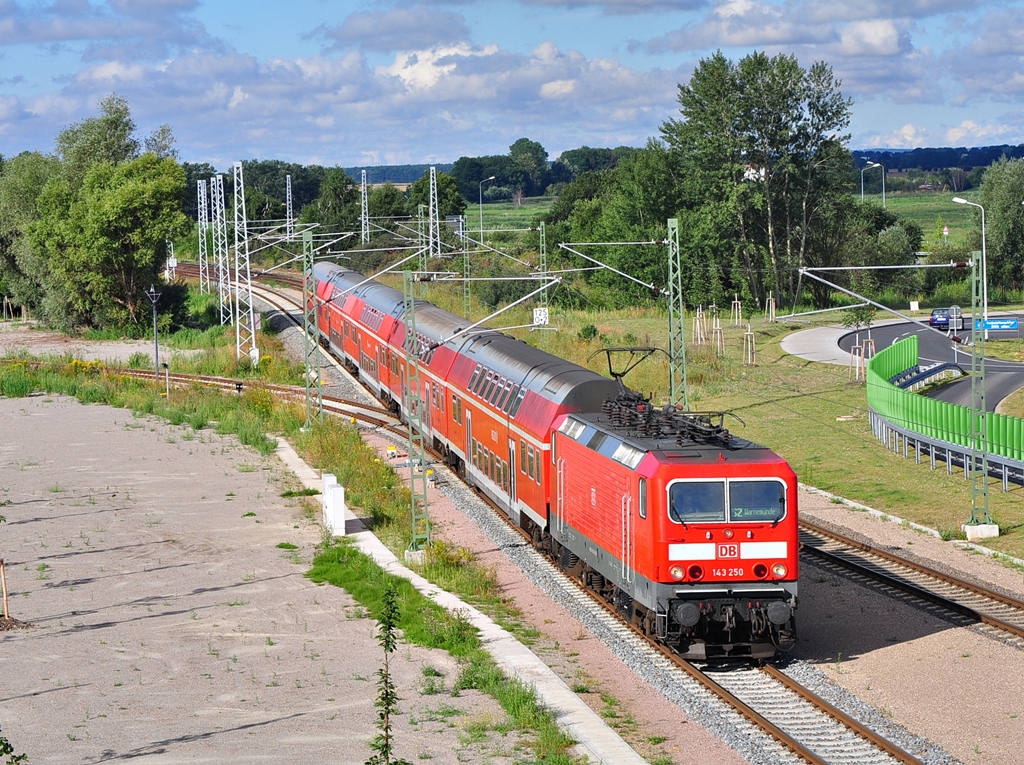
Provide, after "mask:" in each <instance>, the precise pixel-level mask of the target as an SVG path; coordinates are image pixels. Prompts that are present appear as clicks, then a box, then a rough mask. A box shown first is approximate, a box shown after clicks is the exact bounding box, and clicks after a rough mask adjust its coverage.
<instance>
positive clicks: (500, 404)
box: [495, 380, 515, 409]
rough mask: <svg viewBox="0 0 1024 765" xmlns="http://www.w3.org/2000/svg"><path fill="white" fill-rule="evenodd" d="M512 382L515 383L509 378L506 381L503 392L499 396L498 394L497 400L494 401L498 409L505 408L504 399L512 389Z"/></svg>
mask: <svg viewBox="0 0 1024 765" xmlns="http://www.w3.org/2000/svg"><path fill="white" fill-rule="evenodd" d="M514 384H515V383H513V382H512V381H511V380H509V381H508V382H506V383H505V392H504V393H502V394H501V395H500V396H498V400H497V402H496V403H495V406H496V407H498V409H504V408H505V401H506V400H507V399H508V397H509V395H508V394H509V392H510V391H511V390H512V386H513V385H514Z"/></svg>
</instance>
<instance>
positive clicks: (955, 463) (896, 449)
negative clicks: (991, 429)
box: [868, 407, 1024, 491]
mask: <svg viewBox="0 0 1024 765" xmlns="http://www.w3.org/2000/svg"><path fill="white" fill-rule="evenodd" d="M868 418H869V421H870V423H871V432H872V433H874V434H875V438H877V439H878V440H879V441H881V442H882V443H883V444H885V446H886V448H887V449H892V452H893V454H899V453H900V452H901V451H902V452H903V457H904V458H905V459H906V458H908V457H909V456H910V455H911V453H913V455H914V457H915V458H916V459H917V463H918V464H920V463H921V457H922V455H927V456H928V458H929V461H930V462H931V467H932V470H934V469H935V462H936V460H939V461H942V462H944V463H946V473H947V474H949V475H952V473H953V468H954V467H956V468H957V469H960V470H963V472H964V478H965V479H968V480H969V479H970V477H971V449H970V447H963V446H960V445H958V444H954V443H950V442H949V441H939V440H938V439H934V438H928V437H927V436H922V435H921V434H920V433H915V432H914V431H912V430H909V429H908V428H905V427H900V426H898V425H894V424H893V423H891V422H889V420H887V419H885V418H884V417H883V416H882V415H880V414H879V413H878V412H876V411H875V410H874V409H871V408H870V407H868ZM977 467H978V470H981V461H980V459H979V461H978V463H977ZM988 474H989V477H991V478H999V479H1001V480H1002V483H1003V491H1009V490H1010V484H1011V483H1015V484H1020V485H1021V486H1024V461H1021V460H1012V459H1007V458H1006V457H1000V456H999V455H997V454H991V453H989V455H988Z"/></svg>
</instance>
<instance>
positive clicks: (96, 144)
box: [0, 95, 191, 328]
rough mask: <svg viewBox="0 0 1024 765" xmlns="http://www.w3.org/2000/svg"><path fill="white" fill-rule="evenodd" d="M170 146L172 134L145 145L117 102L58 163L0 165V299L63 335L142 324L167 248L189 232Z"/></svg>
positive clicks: (50, 158)
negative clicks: (71, 330)
mask: <svg viewBox="0 0 1024 765" xmlns="http://www.w3.org/2000/svg"><path fill="white" fill-rule="evenodd" d="M173 144H174V137H173V134H172V133H171V130H170V128H169V127H167V126H163V127H161V128H160V129H158V130H157V131H156V132H154V133H153V134H152V135H151V136H149V137H147V138H145V139H142V140H140V139H139V137H138V136H137V134H136V126H135V123H134V121H133V120H132V117H131V112H130V109H129V107H128V104H127V102H125V101H124V99H122V98H120V97H118V96H115V95H112V96H109V97H107V98H105V99H104V100H103V101H102V102H101V103H100V114H99V116H97V117H90V118H88V119H85V120H83V121H82V122H79V123H76V124H74V125H71V126H70V127H68V128H66V129H64V130H62V131H61V132H60V133H59V134H58V135H57V138H56V142H55V147H54V153H53V154H42V153H39V152H24V153H21V154H18V155H17V156H15V157H13V158H10V159H2V158H0V292H2V293H3V294H4V295H6V296H8V297H10V298H11V299H12V300H13V301H14V302H15V304H20V305H24V306H27V307H29V308H30V309H32V311H33V312H34V313H35V314H36V315H37V316H38V317H39V318H41V319H43V320H44V321H46V322H47V323H49V324H51V325H53V326H57V327H63V328H70V327H81V326H86V327H90V326H91V327H98V326H111V325H113V326H125V327H130V326H135V327H138V326H140V325H142V324H144V323H145V319H146V317H148V315H149V305H150V304H149V301H148V299H147V298H146V297H145V294H144V293H145V291H146V290H147V289H148V288H149V286H150V285H151V284H157V283H159V281H158V277H159V271H160V269H162V267H163V265H164V262H165V260H166V255H167V248H166V243H167V241H168V240H170V239H173V238H175V237H180V236H182V235H184V234H185V233H186V232H187V231H189V230H190V228H191V222H190V221H189V219H188V217H187V216H186V215H185V214H184V213H183V212H182V210H181V198H182V189H183V187H184V185H185V173H184V172H183V171H182V169H181V167H180V166H179V165H178V163H177V161H176V160H175V151H174V149H173ZM171 302H173V296H172V295H171V294H168V295H167V300H166V302H165V304H170V303H171Z"/></svg>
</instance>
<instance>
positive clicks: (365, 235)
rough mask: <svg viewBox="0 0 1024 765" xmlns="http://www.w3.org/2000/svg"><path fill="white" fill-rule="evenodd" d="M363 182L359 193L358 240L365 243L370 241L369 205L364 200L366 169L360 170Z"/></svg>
mask: <svg viewBox="0 0 1024 765" xmlns="http://www.w3.org/2000/svg"><path fill="white" fill-rule="evenodd" d="M362 174H363V182H362V186H361V187H360V193H359V227H360V230H361V232H362V235H361V237H360V241H361V242H362V243H363V244H367V243H368V242H369V241H370V205H369V203H368V202H367V201H366V171H365V170H363V171H362Z"/></svg>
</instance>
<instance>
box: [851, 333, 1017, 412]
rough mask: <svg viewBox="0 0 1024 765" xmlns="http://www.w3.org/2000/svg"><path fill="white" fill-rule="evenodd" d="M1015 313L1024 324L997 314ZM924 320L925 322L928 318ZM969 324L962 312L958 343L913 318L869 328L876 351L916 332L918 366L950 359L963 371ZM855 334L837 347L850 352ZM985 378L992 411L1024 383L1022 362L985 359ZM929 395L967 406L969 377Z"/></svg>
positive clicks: (993, 336)
mask: <svg viewBox="0 0 1024 765" xmlns="http://www.w3.org/2000/svg"><path fill="white" fill-rule="evenodd" d="M990 316H991V314H990ZM1015 316H1016V318H1018V319H1021V322H1020V323H1021V326H1022V327H1024V316H1019V315H1016V314H1000V315H999V318H1013V317H1015ZM925 321H926V322H927V318H926V319H925ZM970 326H971V323H970V317H968V316H966V315H965V316H964V327H965V328H966V329H965V330H964V331H963V332H961V333H960V336H961V337H962V338H963V341H964V342H963V343H961V344H958V343H955V342H953V340H952V339H951V338H950V337H948V336H947V335H946V333H944V332H937V331H935V330H931V329H925V328H924V327H921V326H919V325H917V324H914V323H913V322H897V323H892V324H882V325H876V326H873V327H872V328H871V337H872V338H873V339H874V341H875V351H876V352H877V351H880V350H881V349H882V348H888V347H889V346H890V345H892V344H893V343H895V342H896V341H898V340H902V339H903V338H905V337H909V336H910V335H914V334H916V335H917V336H918V356H919V358H920V363H921V366H923V367H924V366H930V365H932V364H936V363H940V362H947V361H952V362H955V363H957V364H959V365H960V366H961V367H962V368H963V369H964V371H966V372H970V369H971V349H970V347H969V346H966V343H969V342H970ZM855 335H856V333H853V332H850V333H848V334H845V335H843V336H842V337H841V338H839V347H840V348H842V349H843V350H844V351H846V352H849V351H850V349H851V348H852V347H853V345H854V342H855ZM865 335H866V332H864V331H863V330H862V331H861V332H860V336H861V338H862V339H863V338H864V337H865ZM1019 336H1020V333H1019V332H1017V331H1009V332H1004V331H995V330H990V331H989V334H988V337H989V340H1007V339H1016V338H1017V337H1019ZM985 378H986V385H985V405H986V409H988V410H989V411H995V408H996V406H998V405H999V402H1001V401H1002V400H1003V399H1004V398H1006V397H1007V396H1009V395H1010V394H1011V393H1013V392H1014V391H1016V390H1017V389H1018V388H1021V387H1024V364H1022V363H1018V362H1015V361H997V360H994V359H985ZM931 397H932V398H935V399H938V400H940V401H946V402H949V403H951V404H960V405H962V406H970V405H971V379H970V377H965V378H963V379H960V380H957V381H955V382H951V383H949V384H948V385H943V386H942V387H941V388H939V389H937V390H936V391H935V392H934V393H932V394H931Z"/></svg>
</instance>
